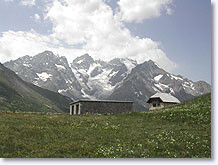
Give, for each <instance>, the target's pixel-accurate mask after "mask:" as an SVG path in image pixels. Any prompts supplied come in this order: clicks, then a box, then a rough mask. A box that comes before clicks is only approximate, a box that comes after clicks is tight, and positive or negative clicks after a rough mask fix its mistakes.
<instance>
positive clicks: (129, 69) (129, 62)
mask: <svg viewBox="0 0 218 165" xmlns="http://www.w3.org/2000/svg"><path fill="white" fill-rule="evenodd" d="M122 62H123V63H124V65H126V68H127V70H128V73H129V72H130V71H131V70H132V68H134V67H135V66H136V64H134V63H133V62H132V61H130V60H129V59H124V60H123V61H122Z"/></svg>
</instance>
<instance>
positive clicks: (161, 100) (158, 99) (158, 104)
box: [147, 93, 180, 110]
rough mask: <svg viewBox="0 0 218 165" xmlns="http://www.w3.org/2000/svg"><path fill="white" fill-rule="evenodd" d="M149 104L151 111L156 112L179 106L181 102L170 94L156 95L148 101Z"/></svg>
mask: <svg viewBox="0 0 218 165" xmlns="http://www.w3.org/2000/svg"><path fill="white" fill-rule="evenodd" d="M147 103H149V110H154V109H160V108H163V107H167V106H169V105H173V104H178V103H180V101H179V100H178V99H177V98H176V97H174V96H172V95H170V94H168V93H156V94H154V95H153V96H151V97H150V98H149V99H148V101H147Z"/></svg>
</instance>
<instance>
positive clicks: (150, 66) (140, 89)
mask: <svg viewBox="0 0 218 165" xmlns="http://www.w3.org/2000/svg"><path fill="white" fill-rule="evenodd" d="M210 90H211V87H210V85H209V84H207V83H206V82H204V81H198V82H193V81H191V80H188V79H187V78H184V77H182V76H180V75H173V74H171V73H169V72H166V71H165V70H163V69H161V68H160V67H159V66H158V65H157V64H156V63H154V62H153V61H151V60H149V61H145V62H144V63H142V64H139V65H137V66H136V67H135V68H133V69H132V71H131V73H130V74H129V75H128V76H127V78H125V79H124V81H123V83H122V84H120V85H119V86H117V87H116V88H115V89H114V92H113V93H112V94H111V95H110V96H109V98H108V99H117V100H128V101H130V100H131V101H134V107H135V109H144V108H148V104H147V103H146V100H148V99H149V97H150V96H151V95H153V94H155V93H156V92H163V93H170V94H171V95H173V96H176V97H177V98H178V99H179V100H180V101H181V102H183V101H186V100H189V99H191V98H193V97H196V96H200V95H203V94H205V93H210Z"/></svg>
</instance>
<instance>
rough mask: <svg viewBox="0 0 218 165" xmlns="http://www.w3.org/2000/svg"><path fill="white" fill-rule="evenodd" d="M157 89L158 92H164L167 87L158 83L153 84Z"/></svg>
mask: <svg viewBox="0 0 218 165" xmlns="http://www.w3.org/2000/svg"><path fill="white" fill-rule="evenodd" d="M154 85H155V86H156V87H157V88H159V89H160V90H164V89H166V88H169V86H168V85H165V84H162V83H158V84H154Z"/></svg>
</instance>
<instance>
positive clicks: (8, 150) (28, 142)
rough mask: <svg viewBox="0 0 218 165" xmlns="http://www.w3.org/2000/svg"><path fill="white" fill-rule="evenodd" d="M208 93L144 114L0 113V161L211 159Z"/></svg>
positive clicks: (209, 102)
mask: <svg viewBox="0 0 218 165" xmlns="http://www.w3.org/2000/svg"><path fill="white" fill-rule="evenodd" d="M210 97H211V96H210V94H208V95H204V96H201V97H198V98H196V99H193V100H191V101H189V102H186V103H183V104H180V105H177V106H173V107H169V108H165V109H162V110H157V111H149V112H131V113H125V114H108V115H98V114H87V115H81V116H78V115H77V116H70V115H67V114H32V113H9V112H8V113H6V112H2V113H1V114H0V157H2V158H21V157H22V158H56V157H58V158H210V157H211V98H210Z"/></svg>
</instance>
